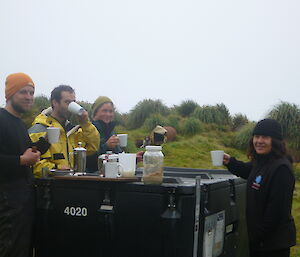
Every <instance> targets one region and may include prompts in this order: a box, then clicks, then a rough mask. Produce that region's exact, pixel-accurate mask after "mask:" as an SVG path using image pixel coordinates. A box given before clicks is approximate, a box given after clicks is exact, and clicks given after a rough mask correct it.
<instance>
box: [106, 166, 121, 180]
mask: <svg viewBox="0 0 300 257" xmlns="http://www.w3.org/2000/svg"><path fill="white" fill-rule="evenodd" d="M121 168H122V167H121V165H120V164H119V163H118V162H106V163H104V170H105V177H106V178H118V177H120V173H121Z"/></svg>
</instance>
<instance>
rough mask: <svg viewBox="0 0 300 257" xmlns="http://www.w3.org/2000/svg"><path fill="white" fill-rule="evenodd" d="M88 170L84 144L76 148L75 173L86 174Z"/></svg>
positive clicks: (79, 144)
mask: <svg viewBox="0 0 300 257" xmlns="http://www.w3.org/2000/svg"><path fill="white" fill-rule="evenodd" d="M85 169H86V149H85V148H84V147H82V143H81V142H79V143H78V147H77V148H74V172H85Z"/></svg>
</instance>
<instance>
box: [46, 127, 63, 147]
mask: <svg viewBox="0 0 300 257" xmlns="http://www.w3.org/2000/svg"><path fill="white" fill-rule="evenodd" d="M59 135H60V128H55V127H48V128H47V137H48V142H49V143H50V144H55V143H57V142H58V140H59Z"/></svg>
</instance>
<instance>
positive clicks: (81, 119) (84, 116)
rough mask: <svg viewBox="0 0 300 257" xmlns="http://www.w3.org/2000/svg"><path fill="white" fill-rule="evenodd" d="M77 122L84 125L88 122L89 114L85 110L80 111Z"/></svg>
mask: <svg viewBox="0 0 300 257" xmlns="http://www.w3.org/2000/svg"><path fill="white" fill-rule="evenodd" d="M78 121H79V123H80V124H85V123H87V122H88V121H89V114H88V112H87V111H86V110H84V111H82V113H81V115H78Z"/></svg>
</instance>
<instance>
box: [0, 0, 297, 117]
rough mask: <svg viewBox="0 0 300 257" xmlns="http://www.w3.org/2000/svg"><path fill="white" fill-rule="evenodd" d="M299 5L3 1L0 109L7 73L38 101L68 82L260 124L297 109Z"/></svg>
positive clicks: (83, 93)
mask: <svg viewBox="0 0 300 257" xmlns="http://www.w3.org/2000/svg"><path fill="white" fill-rule="evenodd" d="M299 13H300V1H299V0H264V1H261V0H251V1H243V0H236V1H234V0H225V1H224V0H219V1H216V0H215V1H214V0H209V1H201V0H181V1H178V0H151V1H149V0H148V1H146V0H108V1H103V0H51V1H50V0H26V1H24V0H9V1H8V0H0V81H1V85H2V90H0V105H4V103H5V98H4V81H5V77H6V76H7V75H8V74H10V73H13V72H25V73H27V74H29V75H30V76H31V77H32V78H33V80H34V82H35V83H36V95H40V94H44V95H46V96H49V95H50V92H51V90H52V89H53V88H54V87H55V86H57V85H59V84H68V85H71V86H72V87H73V88H75V90H76V94H77V99H78V100H85V101H89V102H93V101H94V100H95V99H96V98H97V97H98V96H100V95H107V96H109V97H111V98H112V99H113V101H114V103H115V105H116V107H117V109H118V110H119V111H120V112H128V111H129V110H130V109H131V108H133V107H134V106H135V105H136V104H137V103H138V102H139V101H141V100H143V99H146V98H152V99H161V100H162V101H163V103H165V104H166V105H168V106H169V107H171V106H173V105H174V104H180V103H181V102H182V101H183V100H187V99H192V100H194V101H196V102H198V103H199V104H200V105H204V104H211V105H214V104H216V103H224V104H225V105H226V106H227V107H228V109H229V111H230V113H231V114H235V113H238V112H241V113H243V114H246V115H247V116H248V117H249V118H250V119H253V120H258V119H260V118H263V116H264V115H265V113H266V112H267V111H268V110H270V109H271V108H272V107H273V106H274V105H275V104H278V103H279V101H280V100H282V101H288V102H290V103H295V104H299V101H300V100H299V98H300V94H299V93H300V87H299V84H300V82H299V81H300V33H299V25H300V15H299Z"/></svg>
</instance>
